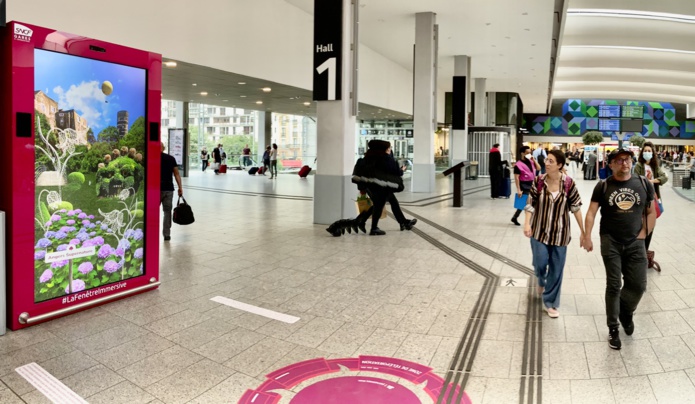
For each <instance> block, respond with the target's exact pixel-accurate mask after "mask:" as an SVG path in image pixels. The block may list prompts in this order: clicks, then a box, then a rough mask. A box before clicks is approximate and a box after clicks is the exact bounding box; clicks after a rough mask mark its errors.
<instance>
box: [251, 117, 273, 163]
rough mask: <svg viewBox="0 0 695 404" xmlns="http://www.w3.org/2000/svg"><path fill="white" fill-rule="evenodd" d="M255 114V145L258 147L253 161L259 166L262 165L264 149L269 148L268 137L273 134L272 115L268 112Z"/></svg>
mask: <svg viewBox="0 0 695 404" xmlns="http://www.w3.org/2000/svg"><path fill="white" fill-rule="evenodd" d="M256 113H257V115H256V145H257V146H258V147H257V150H256V154H257V156H256V158H255V160H256V161H257V162H258V164H259V165H263V153H264V152H265V147H266V146H270V137H271V135H272V134H273V121H272V115H273V113H272V112H270V111H268V112H266V111H258V112H256Z"/></svg>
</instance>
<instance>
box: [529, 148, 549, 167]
mask: <svg viewBox="0 0 695 404" xmlns="http://www.w3.org/2000/svg"><path fill="white" fill-rule="evenodd" d="M529 149H530V148H529ZM546 157H548V152H547V151H546V150H545V149H544V148H543V147H542V146H541V145H540V144H539V145H538V148H537V149H536V150H534V151H533V159H534V160H535V161H536V162H537V163H538V165H539V166H540V168H539V170H540V171H541V174H545V159H546Z"/></svg>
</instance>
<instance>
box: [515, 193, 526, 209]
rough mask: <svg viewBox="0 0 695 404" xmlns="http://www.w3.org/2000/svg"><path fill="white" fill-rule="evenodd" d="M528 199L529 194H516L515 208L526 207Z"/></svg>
mask: <svg viewBox="0 0 695 404" xmlns="http://www.w3.org/2000/svg"><path fill="white" fill-rule="evenodd" d="M527 200H528V194H521V196H519V194H515V195H514V209H519V210H524V208H526V201H527Z"/></svg>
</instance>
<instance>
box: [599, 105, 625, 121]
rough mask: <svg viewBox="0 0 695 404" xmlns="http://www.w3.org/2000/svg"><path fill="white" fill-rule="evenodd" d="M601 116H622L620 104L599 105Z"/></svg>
mask: <svg viewBox="0 0 695 404" xmlns="http://www.w3.org/2000/svg"><path fill="white" fill-rule="evenodd" d="M598 117H599V118H620V105H599V106H598Z"/></svg>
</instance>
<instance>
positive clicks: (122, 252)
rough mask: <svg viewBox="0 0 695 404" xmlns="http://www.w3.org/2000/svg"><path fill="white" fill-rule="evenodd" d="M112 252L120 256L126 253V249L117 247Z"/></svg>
mask: <svg viewBox="0 0 695 404" xmlns="http://www.w3.org/2000/svg"><path fill="white" fill-rule="evenodd" d="M111 254H113V255H117V256H119V257H122V256H124V255H125V250H124V249H122V248H120V247H118V248H116V249H115V250H111Z"/></svg>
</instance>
